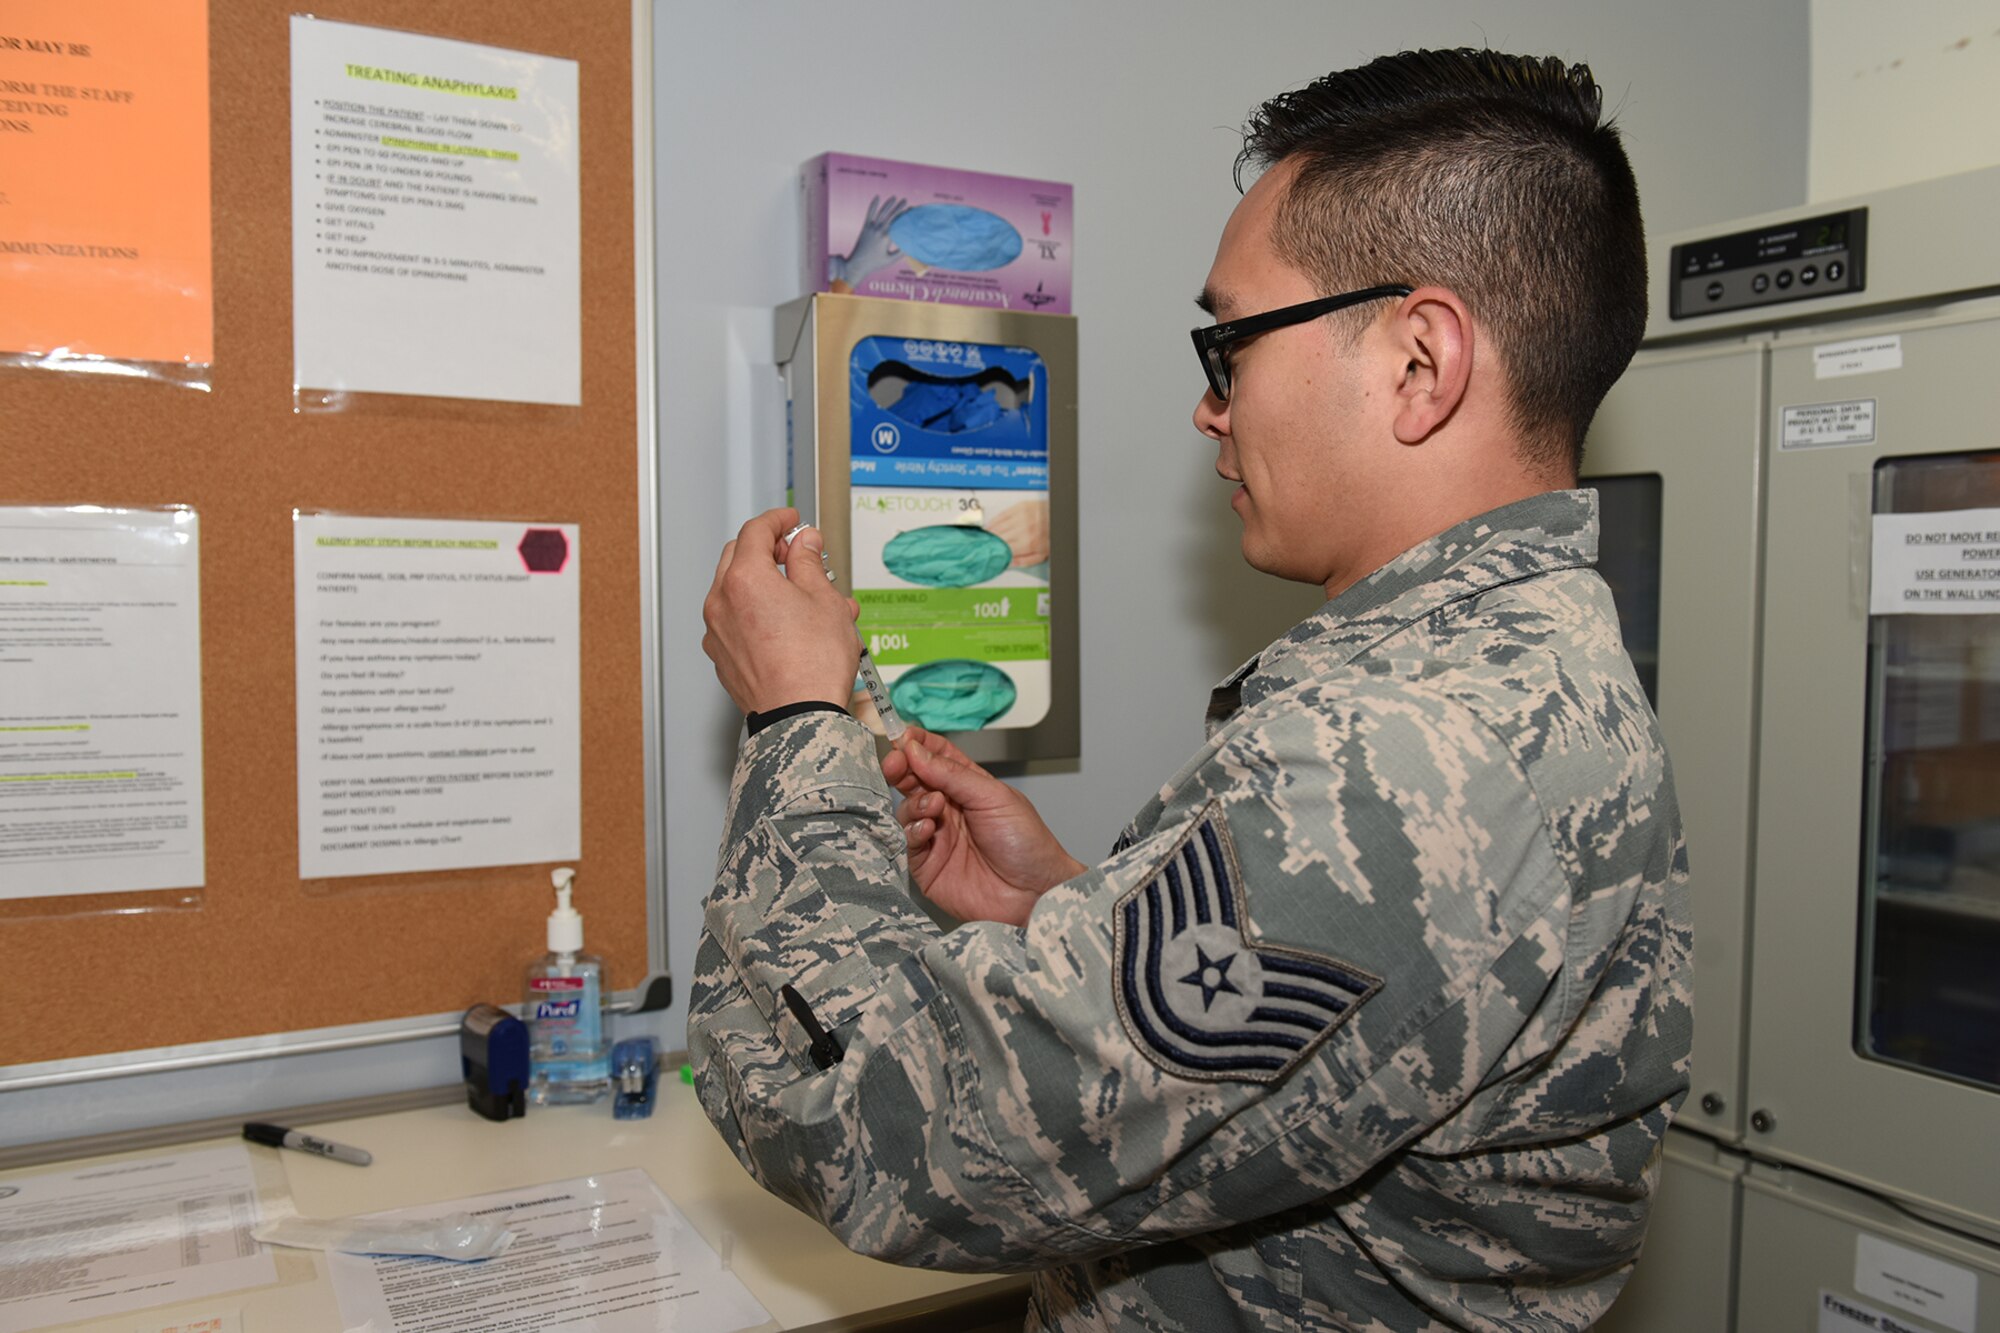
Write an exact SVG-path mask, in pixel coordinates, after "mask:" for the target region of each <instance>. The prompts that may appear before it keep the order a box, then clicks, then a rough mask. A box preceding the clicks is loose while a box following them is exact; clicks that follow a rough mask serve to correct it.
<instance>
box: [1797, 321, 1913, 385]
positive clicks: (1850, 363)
mask: <svg viewBox="0 0 2000 1333" xmlns="http://www.w3.org/2000/svg"><path fill="white" fill-rule="evenodd" d="M1902 368H1903V339H1902V336H1901V335H1900V334H1895V333H1890V334H1885V335H1883V336H1881V337H1877V338H1856V339H1854V340H1852V341H1851V342H1844V343H1821V344H1820V345H1819V346H1817V347H1815V348H1813V378H1814V379H1816V380H1831V379H1838V378H1840V377H1841V376H1842V375H1869V374H1873V373H1874V372H1875V371H1878V370H1901V369H1902Z"/></svg>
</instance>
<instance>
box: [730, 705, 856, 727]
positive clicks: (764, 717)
mask: <svg viewBox="0 0 2000 1333" xmlns="http://www.w3.org/2000/svg"><path fill="white" fill-rule="evenodd" d="M846 711H847V710H846V709H845V708H842V707H841V706H840V705H839V704H830V703H828V702H827V701H826V700H824V699H807V700H805V701H804V702H802V703H795V704H785V705H783V706H782V707H779V708H773V709H770V710H768V711H766V712H762V713H752V714H751V715H750V716H749V717H748V718H746V719H744V720H745V721H746V722H747V723H748V724H749V727H750V734H751V735H752V736H755V735H756V734H757V733H758V732H760V731H762V730H763V729H764V728H766V727H768V726H770V725H771V724H772V723H773V722H783V721H784V720H785V719H786V718H788V717H797V716H798V715H799V714H800V713H845V712H846Z"/></svg>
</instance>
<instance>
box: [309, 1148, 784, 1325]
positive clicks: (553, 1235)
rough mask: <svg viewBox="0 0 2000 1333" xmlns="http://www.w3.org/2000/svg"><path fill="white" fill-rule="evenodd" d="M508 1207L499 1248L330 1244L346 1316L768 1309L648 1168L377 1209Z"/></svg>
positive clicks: (703, 1319)
mask: <svg viewBox="0 0 2000 1333" xmlns="http://www.w3.org/2000/svg"><path fill="white" fill-rule="evenodd" d="M458 1212H467V1213H471V1214H472V1215H473V1216H475V1217H504V1218H505V1220H506V1223H507V1226H508V1227H509V1228H510V1229H511V1230H513V1231H514V1233H515V1238H514V1243H513V1245H512V1246H510V1247H509V1248H508V1250H507V1252H506V1253H505V1254H502V1255H501V1256H499V1257H498V1258H496V1259H485V1260H481V1261H480V1262H478V1263H469V1264H460V1263H453V1262H451V1261H450V1260H445V1259H413V1258H393V1257H386V1256H372V1255H368V1256H364V1255H352V1254H331V1255H328V1256H327V1258H328V1263H329V1267H330V1268H331V1270H332V1276H333V1290H334V1294H335V1295H336V1296H338V1297H339V1300H340V1313H341V1318H342V1320H343V1322H344V1323H345V1324H346V1325H347V1327H349V1328H350V1329H365V1330H367V1333H438V1331H439V1330H445V1329H459V1328H478V1329H483V1330H486V1331H487V1333H541V1331H542V1330H547V1329H588V1330H590V1333H654V1330H658V1329H667V1330H676V1329H678V1330H687V1333H694V1331H695V1330H701V1331H702V1333H729V1331H730V1330H733V1329H739V1328H749V1327H752V1326H754V1325H757V1324H762V1323H765V1322H766V1321H768V1320H769V1319H770V1315H769V1314H767V1313H766V1312H765V1310H764V1308H763V1307H762V1306H761V1305H759V1304H758V1303H757V1300H756V1298H755V1297H753V1296H752V1295H751V1294H750V1292H749V1289H748V1288H746V1287H745V1286H744V1285H743V1282H742V1279H740V1278H738V1277H737V1276H736V1275H735V1274H734V1273H732V1272H730V1271H729V1270H727V1269H725V1268H724V1267H723V1266H722V1261H721V1259H720V1258H718V1257H717V1255H716V1253H715V1251H714V1250H713V1249H712V1248H710V1246H709V1244H708V1242H707V1241H705V1240H703V1239H702V1238H701V1233H699V1232H697V1231H696V1230H695V1229H694V1228H693V1227H691V1226H689V1225H688V1222H687V1219H686V1218H684V1217H682V1216H681V1214H680V1211H679V1210H678V1209H676V1208H675V1207H674V1205H673V1204H672V1202H671V1201H669V1200H668V1199H667V1197H666V1196H665V1195H664V1194H662V1193H660V1189H659V1187H658V1186H657V1185H655V1184H654V1183H653V1181H652V1178H651V1177H650V1176H648V1175H647V1174H646V1173H645V1172H644V1171H637V1170H634V1171H616V1172H612V1173H611V1174H609V1175H598V1176H585V1177H582V1178H581V1179H577V1180H565V1181H561V1182H558V1183H556V1184H552V1185H531V1186H529V1187H527V1188H526V1189H517V1190H506V1191H503V1192H501V1193H498V1194H486V1195H481V1196H480V1197H478V1198H475V1199H455V1200H452V1201H449V1202H446V1203H437V1204H427V1205H425V1206H423V1207H420V1208H403V1209H398V1210H396V1211H394V1212H386V1213H377V1214H374V1215H373V1216H374V1217H375V1218H376V1219H379V1220H385V1221H399V1222H400V1221H421V1220H429V1219H431V1218H437V1217H443V1216H446V1215H448V1214H451V1213H458Z"/></svg>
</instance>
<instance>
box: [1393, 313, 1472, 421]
mask: <svg viewBox="0 0 2000 1333" xmlns="http://www.w3.org/2000/svg"><path fill="white" fill-rule="evenodd" d="M1389 335H1390V338H1391V341H1392V345H1393V347H1394V348H1395V350H1396V353H1397V354H1398V355H1399V356H1400V357H1401V358H1402V360H1403V374H1402V379H1401V382H1400V383H1399V384H1398V385H1397V387H1396V397H1397V411H1396V420H1395V432H1396V438H1397V439H1398V440H1399V441H1401V442H1402V443H1404V444H1422V443H1423V442H1424V441H1425V440H1427V439H1429V438H1430V437H1431V435H1432V434H1433V433H1434V432H1436V431H1437V429H1438V428H1439V427H1441V426H1443V425H1444V424H1445V422H1447V421H1449V420H1451V416H1452V413H1454V412H1456V411H1457V410H1458V405H1459V404H1460V403H1461V402H1463V401H1464V399H1465V390H1466V386H1467V385H1468V384H1470V383H1471V382H1472V353H1473V347H1472V344H1473V330H1472V314H1471V312H1470V311H1468V310H1467V309H1466V308H1465V302H1463V301H1461V300H1459V299H1458V295H1457V293H1455V292H1453V291H1451V290H1450V289H1449V288H1445V287H1419V288H1417V290H1415V291H1413V292H1411V293H1410V294H1409V295H1408V296H1406V297H1404V298H1403V300H1402V302H1401V304H1399V305H1398V306H1397V307H1396V309H1395V310H1394V312H1393V313H1392V314H1391V316H1390V323H1389Z"/></svg>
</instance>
